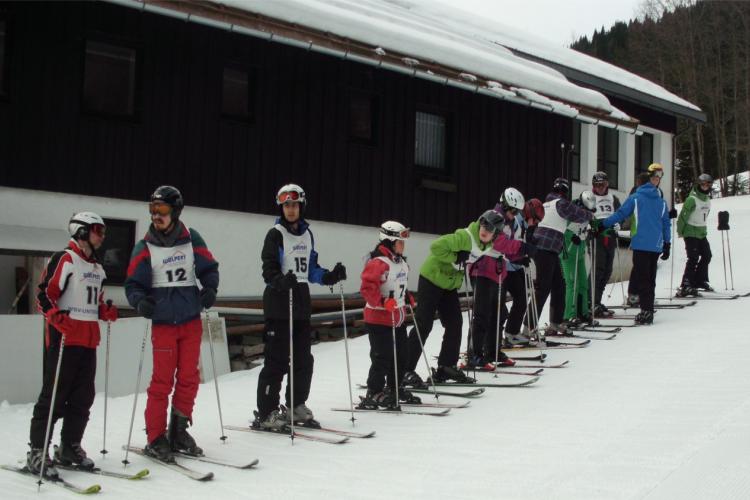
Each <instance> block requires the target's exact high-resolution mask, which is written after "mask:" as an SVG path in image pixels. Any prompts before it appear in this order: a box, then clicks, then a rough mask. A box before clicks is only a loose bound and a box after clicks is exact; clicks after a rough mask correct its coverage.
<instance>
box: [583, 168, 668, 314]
mask: <svg viewBox="0 0 750 500" xmlns="http://www.w3.org/2000/svg"><path fill="white" fill-rule="evenodd" d="M662 175H663V170H654V171H653V172H651V173H650V174H649V182H647V183H645V184H643V185H642V186H641V187H639V188H638V189H637V190H636V191H635V193H633V194H632V195H631V196H630V197H629V198H628V199H627V200H625V203H623V204H622V206H621V207H620V208H619V209H618V210H617V211H616V212H615V213H614V214H612V215H610V216H609V217H607V218H606V219H604V220H603V221H602V222H601V227H599V228H596V229H595V230H596V231H600V230H601V229H602V228H610V227H612V226H614V225H615V224H618V223H621V222H623V221H624V220H625V219H627V218H628V217H630V216H631V215H633V220H632V225H631V229H630V232H631V236H632V237H631V240H630V248H631V249H632V250H633V271H632V274H631V276H635V277H636V278H637V283H638V288H639V289H638V290H636V293H638V295H639V296H640V304H641V312H640V313H638V314H637V315H636V317H635V322H636V323H638V324H643V325H650V324H651V323H653V322H654V293H655V289H656V265H657V263H658V261H659V255H661V258H662V260H667V259H668V258H669V253H670V249H671V245H672V243H671V228H672V222H671V219H670V218H669V207H667V203H666V202H665V201H664V199H663V198H662V197H661V194H660V192H659V189H658V187H657V186H658V185H659V181H660V180H661V176H662Z"/></svg>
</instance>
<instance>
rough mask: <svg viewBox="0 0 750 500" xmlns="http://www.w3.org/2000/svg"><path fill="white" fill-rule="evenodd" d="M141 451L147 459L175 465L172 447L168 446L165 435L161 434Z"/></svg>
mask: <svg viewBox="0 0 750 500" xmlns="http://www.w3.org/2000/svg"><path fill="white" fill-rule="evenodd" d="M143 451H144V453H145V454H146V455H148V456H149V457H152V458H155V459H156V460H159V461H161V462H166V463H168V464H172V463H175V459H174V454H173V453H172V447H171V446H170V445H169V440H168V439H167V435H166V434H162V435H161V436H159V437H158V438H156V439H154V440H153V441H151V442H150V443H148V444H147V445H146V447H145V448H144V449H143Z"/></svg>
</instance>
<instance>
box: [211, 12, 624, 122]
mask: <svg viewBox="0 0 750 500" xmlns="http://www.w3.org/2000/svg"><path fill="white" fill-rule="evenodd" d="M214 3H217V4H223V5H225V6H227V7H232V8H236V9H240V10H243V11H246V12H251V13H256V14H260V15H263V16H266V17H269V18H274V19H277V20H280V21H284V22H287V23H294V24H297V25H300V26H305V27H307V28H312V29H315V30H319V31H322V32H330V33H334V34H336V35H338V36H341V37H346V38H348V39H351V40H356V41H358V42H361V43H365V44H368V45H371V46H374V47H378V48H380V49H382V50H384V51H386V52H388V51H392V52H397V53H400V54H408V55H409V56H411V58H412V60H410V63H411V64H412V65H413V64H414V63H415V62H416V63H419V61H423V62H434V63H436V64H440V65H445V66H450V67H453V68H457V69H459V70H460V71H462V72H463V73H465V76H462V78H463V79H464V80H465V81H467V82H471V81H472V80H473V79H472V78H471V77H472V76H473V77H474V79H476V76H475V75H481V76H482V77H484V78H487V79H492V80H497V81H498V82H502V83H503V84H505V85H506V86H508V87H511V86H512V87H515V89H514V91H515V93H516V94H517V95H521V94H520V93H519V92H518V90H519V89H524V90H527V91H531V92H533V93H535V94H536V95H538V96H539V97H540V98H541V97H546V98H547V99H559V100H561V101H564V102H563V103H561V102H555V103H554V104H553V103H549V106H548V108H550V110H554V111H555V112H559V111H560V110H566V109H567V108H570V106H567V105H566V104H565V103H568V104H574V105H579V106H582V107H587V108H592V109H595V110H598V111H600V112H603V113H604V114H607V115H610V117H611V118H613V119H617V120H632V119H631V118H630V117H628V116H627V115H626V114H625V113H623V112H621V111H619V110H618V109H616V108H615V107H614V106H612V104H610V102H609V101H608V100H607V98H606V97H605V96H604V95H603V94H601V93H600V92H597V91H594V90H591V89H586V88H583V87H580V86H578V85H575V84H573V83H571V82H569V81H568V80H567V79H566V78H565V76H563V75H562V74H561V73H560V72H558V71H556V70H554V69H551V68H549V67H547V66H545V65H543V64H539V63H536V62H532V61H529V60H527V59H524V58H522V57H519V56H516V55H514V54H513V53H512V52H511V51H510V50H508V49H507V48H505V47H502V46H501V45H498V44H497V43H494V41H492V40H491V39H490V38H488V37H480V36H477V35H476V34H475V33H474V30H473V29H471V30H467V29H466V27H462V26H460V25H458V24H456V23H455V22H452V21H450V22H449V19H450V17H451V16H454V15H461V14H460V13H459V12H457V11H455V9H450V8H448V7H444V6H434V5H432V4H431V3H428V2H425V1H422V0H420V1H411V0H409V1H407V0H275V1H267V0H222V1H221V2H218V1H214ZM467 17H470V16H468V15H467ZM489 90H490V91H491V92H493V93H495V94H498V95H501V93H500V92H498V91H499V90H501V89H499V88H498V87H495V88H494V89H493V88H490V89H489ZM528 95H531V94H528ZM523 98H524V99H525V98H526V96H523ZM540 100H542V99H537V100H536V102H538V101H540ZM532 102H535V100H534V99H532ZM570 109H573V108H570ZM571 114H572V113H571Z"/></svg>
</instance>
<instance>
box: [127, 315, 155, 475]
mask: <svg viewBox="0 0 750 500" xmlns="http://www.w3.org/2000/svg"><path fill="white" fill-rule="evenodd" d="M150 324H151V323H150V322H149V320H146V330H145V331H144V332H143V341H142V342H141V360H140V361H139V362H138V377H137V378H136V382H135V394H133V411H132V412H131V414H130V429H129V430H128V445H127V446H126V447H125V458H124V459H123V461H122V463H123V465H125V466H126V467H127V466H128V464H130V462H128V454H129V453H130V439H131V438H132V437H133V420H135V407H136V406H137V405H138V391H139V390H140V388H141V373H142V372H143V354H144V353H145V352H146V339H147V338H148V327H149V325H150Z"/></svg>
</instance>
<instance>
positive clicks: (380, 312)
mask: <svg viewBox="0 0 750 500" xmlns="http://www.w3.org/2000/svg"><path fill="white" fill-rule="evenodd" d="M377 252H379V253H380V255H378V256H376V257H371V258H370V260H368V261H367V263H366V264H365V268H364V270H363V271H362V274H361V278H362V284H361V285H360V287H359V293H360V294H361V295H362V298H364V299H365V323H370V324H373V325H383V326H393V325H395V326H396V327H399V326H401V324H403V322H404V320H405V319H406V310H407V307H406V304H407V303H408V300H409V297H408V296H407V293H408V291H407V289H406V287H407V284H408V281H409V265H408V264H407V263H406V259H404V258H403V257H400V256H398V255H396V254H394V253H393V252H391V251H390V250H389V249H388V248H387V247H385V246H384V245H380V246H378V248H377ZM390 292H393V298H394V299H395V300H396V302H397V303H398V306H399V307H398V308H397V309H396V310H395V311H393V313H391V312H390V311H388V310H387V309H386V308H385V307H383V303H384V302H385V300H386V299H388V298H389V297H390V295H391V294H390Z"/></svg>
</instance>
